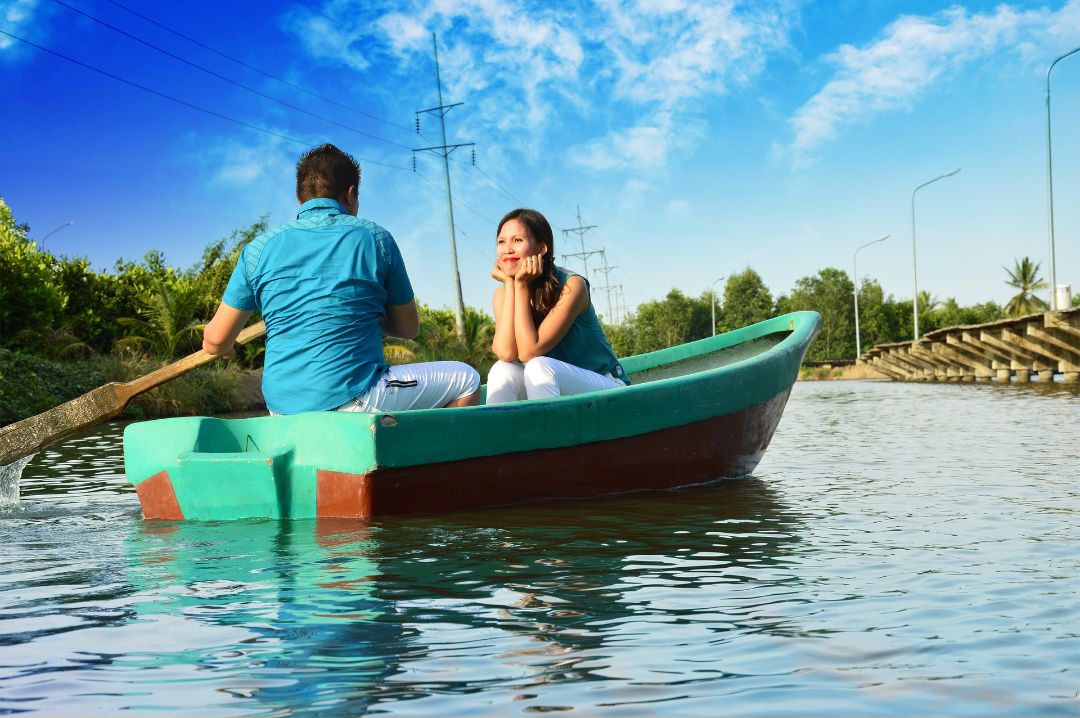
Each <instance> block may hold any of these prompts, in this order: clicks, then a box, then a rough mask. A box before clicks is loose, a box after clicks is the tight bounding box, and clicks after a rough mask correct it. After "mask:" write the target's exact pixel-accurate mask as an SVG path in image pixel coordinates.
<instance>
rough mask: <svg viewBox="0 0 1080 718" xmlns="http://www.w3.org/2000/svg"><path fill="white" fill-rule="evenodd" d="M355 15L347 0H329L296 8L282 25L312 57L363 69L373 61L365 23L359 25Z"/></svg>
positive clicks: (284, 18) (289, 13) (285, 18)
mask: <svg viewBox="0 0 1080 718" xmlns="http://www.w3.org/2000/svg"><path fill="white" fill-rule="evenodd" d="M354 16H355V10H354V8H353V7H352V3H350V2H348V0H329V2H326V3H325V4H324V5H323V6H322V7H321V8H320V9H319V10H317V11H313V10H311V9H309V8H307V7H304V6H301V7H296V8H294V9H293V10H291V11H289V12H288V13H286V14H285V15H284V16H283V18H282V25H283V27H284V28H285V29H286V30H288V31H290V32H292V33H293V34H294V35H296V36H297V37H298V38H299V39H300V41H301V42H302V43H303V45H304V49H305V50H307V52H308V54H309V55H311V56H312V57H314V58H317V59H320V60H326V61H330V62H340V63H342V64H344V65H346V66H347V67H351V68H352V69H354V70H361V71H362V70H366V69H367V68H368V67H370V66H371V62H370V61H369V60H368V59H367V56H366V55H365V53H364V48H363V46H364V39H365V37H364V36H365V31H364V28H363V25H358V24H357V23H356V22H355V20H354V19H353V18H354Z"/></svg>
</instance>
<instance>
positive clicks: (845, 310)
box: [777, 267, 855, 361]
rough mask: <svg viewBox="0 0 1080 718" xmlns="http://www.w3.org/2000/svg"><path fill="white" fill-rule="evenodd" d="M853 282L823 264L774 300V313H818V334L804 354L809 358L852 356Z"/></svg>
mask: <svg viewBox="0 0 1080 718" xmlns="http://www.w3.org/2000/svg"><path fill="white" fill-rule="evenodd" d="M854 291H855V285H854V284H852V282H851V279H850V278H848V275H847V272H845V271H843V270H842V269H836V268H834V267H826V268H825V269H822V270H821V271H819V272H818V273H817V275H815V276H813V277H803V278H802V279H800V280H798V281H797V282H796V283H795V289H794V290H792V292H791V295H790V296H786V297H783V296H782V297H780V298H779V299H778V300H777V312H778V313H780V314H783V313H786V312H793V311H799V310H803V309H811V310H813V311H816V312H818V313H819V314H821V333H820V334H818V338H817V340H816V341H815V342H814V343H813V344H812V345H811V346H810V350H809V352H808V353H807V356H806V358H807V360H809V361H825V360H829V359H854V358H855V313H854Z"/></svg>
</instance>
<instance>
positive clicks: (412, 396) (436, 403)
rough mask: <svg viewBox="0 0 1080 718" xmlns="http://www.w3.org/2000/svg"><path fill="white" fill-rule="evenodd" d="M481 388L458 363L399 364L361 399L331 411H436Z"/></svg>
mask: <svg viewBox="0 0 1080 718" xmlns="http://www.w3.org/2000/svg"><path fill="white" fill-rule="evenodd" d="M479 388H480V374H479V373H477V371H476V370H475V369H473V368H472V367H471V366H469V365H468V364H464V363H462V362H458V361H433V362H426V363H422V364H398V365H396V366H391V367H390V368H389V369H387V370H386V373H385V374H383V375H382V377H381V378H380V379H379V380H378V381H377V382H376V383H375V385H374V386H372V387H371V388H370V389H368V390H367V391H366V392H365V393H363V394H361V395H360V396H358V397H356V398H355V399H352V400H350V401H347V402H345V403H344V404H342V405H341V406H339V407H338V408H336V409H334V411H352V412H360V411H366V412H368V413H375V412H377V411H406V410H408V409H436V408H438V407H442V406H446V405H447V404H449V403H450V402H452V401H456V400H458V399H463V398H465V397H467V396H469V395H470V394H472V393H474V392H476V391H477V390H478V389H479Z"/></svg>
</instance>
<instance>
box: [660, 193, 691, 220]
mask: <svg viewBox="0 0 1080 718" xmlns="http://www.w3.org/2000/svg"><path fill="white" fill-rule="evenodd" d="M664 211H665V212H667V213H668V214H669V215H671V216H673V217H689V216H690V201H689V200H686V199H682V198H677V199H673V200H670V201H669V202H668V203H667V204H666V205H664Z"/></svg>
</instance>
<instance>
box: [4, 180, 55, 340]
mask: <svg viewBox="0 0 1080 718" xmlns="http://www.w3.org/2000/svg"><path fill="white" fill-rule="evenodd" d="M27 231H28V228H27V226H26V225H21V224H16V222H15V216H14V214H13V213H12V212H11V208H10V207H8V205H7V203H6V202H4V200H3V199H2V198H0V345H8V346H13V345H16V344H17V343H18V342H19V336H20V334H21V333H22V332H24V331H26V330H30V331H34V330H39V329H41V328H42V327H44V326H49V325H52V324H55V323H57V322H59V321H60V320H61V318H62V316H63V310H64V306H65V305H66V304H67V296H66V295H65V294H64V292H63V289H62V288H61V286H60V285H59V283H58V282H57V279H56V259H55V258H54V257H53V256H52V255H51V254H49V253H47V252H41V251H39V250H38V248H37V245H36V244H35V243H34V242H33V241H31V240H30V239H29V238H28V237H27V236H26V235H27ZM24 336H25V335H24Z"/></svg>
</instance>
